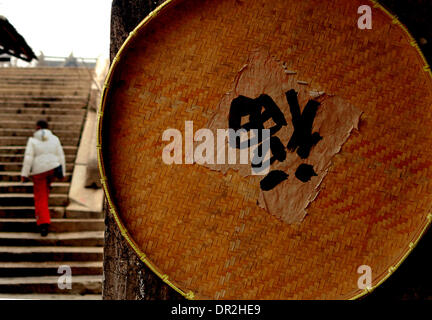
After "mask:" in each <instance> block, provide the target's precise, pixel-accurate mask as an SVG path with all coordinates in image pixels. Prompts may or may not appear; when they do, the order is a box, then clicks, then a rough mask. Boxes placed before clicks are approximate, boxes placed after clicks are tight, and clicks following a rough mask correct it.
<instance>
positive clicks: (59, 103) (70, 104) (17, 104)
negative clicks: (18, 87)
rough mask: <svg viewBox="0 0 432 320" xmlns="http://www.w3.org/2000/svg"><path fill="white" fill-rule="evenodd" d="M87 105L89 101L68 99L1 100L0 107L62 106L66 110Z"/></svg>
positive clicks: (47, 107) (46, 107)
mask: <svg viewBox="0 0 432 320" xmlns="http://www.w3.org/2000/svg"><path fill="white" fill-rule="evenodd" d="M86 106H87V103H82V102H68V101H52V102H43V101H33V102H26V101H19V100H17V101H10V102H0V109H2V108H45V109H49V108H53V109H55V108H60V109H65V110H70V109H83V108H85V107H86Z"/></svg>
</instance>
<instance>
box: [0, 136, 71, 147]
mask: <svg viewBox="0 0 432 320" xmlns="http://www.w3.org/2000/svg"><path fill="white" fill-rule="evenodd" d="M27 141H28V137H5V136H3V137H1V136H0V145H1V146H25V145H26V144H27ZM78 142H79V137H73V138H70V137H66V138H63V139H62V140H61V144H62V145H65V146H76V145H78Z"/></svg>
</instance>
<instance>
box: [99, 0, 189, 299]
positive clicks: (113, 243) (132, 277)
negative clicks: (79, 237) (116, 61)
mask: <svg viewBox="0 0 432 320" xmlns="http://www.w3.org/2000/svg"><path fill="white" fill-rule="evenodd" d="M162 2H164V0H158V1H151V0H114V1H113V3H112V13H111V48H110V56H111V61H112V60H113V58H114V57H115V55H116V53H117V51H118V50H119V49H120V47H121V45H122V44H123V42H124V41H125V40H126V38H127V36H128V35H129V32H131V31H132V30H133V29H135V27H136V26H137V25H138V24H139V23H140V22H141V20H143V19H144V18H145V17H146V16H147V15H148V14H149V13H150V12H151V11H152V10H154V9H155V8H156V7H157V6H158V5H159V4H161V3H162ZM104 211H105V224H106V230H105V250H104V267H103V268H104V285H103V291H102V296H103V299H107V300H110V299H115V300H154V299H158V300H159V299H182V296H181V295H179V294H178V293H177V292H176V291H174V290H173V289H172V288H170V287H169V286H168V285H166V284H165V283H164V282H163V281H162V280H161V279H160V278H159V277H157V276H156V275H155V274H154V273H153V272H152V271H151V270H150V269H149V268H147V266H146V265H145V264H144V263H143V262H142V261H141V260H140V259H139V258H138V256H137V255H136V254H135V252H134V251H133V250H132V249H131V248H130V247H129V245H128V244H127V242H126V240H125V239H124V238H123V236H122V235H121V233H120V231H119V229H118V227H117V225H116V224H115V221H114V218H113V217H112V215H111V214H110V213H109V211H108V210H107V203H106V202H105V205H104Z"/></svg>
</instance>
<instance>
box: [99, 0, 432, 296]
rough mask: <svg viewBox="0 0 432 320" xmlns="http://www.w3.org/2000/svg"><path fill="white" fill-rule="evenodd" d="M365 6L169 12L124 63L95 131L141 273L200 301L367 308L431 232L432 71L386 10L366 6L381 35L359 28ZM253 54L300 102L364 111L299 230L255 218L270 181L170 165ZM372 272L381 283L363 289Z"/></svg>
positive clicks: (174, 5) (126, 50) (337, 1)
mask: <svg viewBox="0 0 432 320" xmlns="http://www.w3.org/2000/svg"><path fill="white" fill-rule="evenodd" d="M363 4H365V3H364V1H360V0H352V1H345V0H326V1H322V0H308V1H287V0H273V1H265V0H253V1H252V0H251V1H246V0H242V1H240V0H207V1H202V0H187V1H186V0H184V1H182V0H172V1H167V2H166V3H165V4H164V5H162V6H161V7H159V8H158V9H157V10H156V11H154V12H153V13H152V14H151V15H150V16H149V17H147V18H146V19H145V20H144V21H143V22H142V23H141V24H140V25H139V26H138V27H137V28H136V29H135V30H134V31H133V32H132V33H131V34H130V36H129V38H128V39H127V41H126V42H125V44H124V45H123V47H122V48H121V50H120V51H119V53H118V55H117V57H116V58H115V59H114V61H113V63H112V66H111V69H110V72H109V75H108V77H107V79H106V83H105V87H104V91H103V97H102V103H101V110H100V112H99V129H98V130H99V134H98V139H99V140H98V156H99V166H100V172H101V177H102V184H103V187H104V190H105V193H106V195H107V198H108V201H109V205H110V212H111V213H112V214H113V215H114V217H115V219H116V221H117V223H118V226H119V228H120V229H121V231H122V234H123V235H124V237H125V238H126V239H127V240H128V242H129V244H130V245H131V246H132V248H133V249H134V250H135V251H136V252H137V254H138V255H139V256H140V258H141V259H142V261H144V262H145V263H146V264H147V265H148V266H149V267H150V268H151V269H152V270H153V271H154V272H155V273H156V274H157V275H159V276H160V277H161V278H162V279H163V280H164V281H165V282H166V283H168V284H169V285H170V286H172V287H173V288H174V289H175V290H177V291H178V292H180V293H182V294H183V295H185V296H186V297H187V298H190V299H193V298H195V299H351V298H357V297H360V296H362V295H364V294H366V293H368V292H370V291H372V290H373V289H374V288H375V287H376V286H378V285H380V284H381V283H382V282H383V281H384V280H385V279H387V278H388V277H389V276H390V275H391V274H392V273H393V272H394V271H395V270H396V268H397V267H398V266H399V265H400V263H402V262H403V260H404V259H405V258H406V256H407V255H408V254H409V253H410V252H411V250H412V249H413V248H414V247H415V245H416V243H417V242H418V241H419V239H420V238H421V236H422V235H423V233H424V232H425V230H426V229H427V227H428V226H429V224H430V222H431V219H432V215H431V214H430V207H431V199H432V182H431V176H432V161H431V159H432V148H431V147H430V146H431V143H432V130H430V128H431V127H432V113H431V112H430V108H431V105H432V81H431V71H430V68H429V66H428V65H427V63H426V61H425V59H424V57H423V55H422V54H421V52H420V50H419V48H418V46H417V44H416V43H415V41H414V39H413V38H412V36H411V35H410V34H409V32H408V31H407V30H406V28H405V27H404V26H403V25H401V23H400V22H399V21H398V20H397V18H396V17H394V16H392V15H391V14H390V13H389V12H387V11H386V10H385V9H384V8H383V7H382V6H380V5H379V4H378V3H376V2H370V3H368V4H369V5H370V6H371V7H372V17H373V28H372V29H371V30H361V29H359V28H358V27H357V20H358V18H359V16H360V15H359V14H358V13H357V9H358V7H359V6H361V5H363ZM255 50H264V51H265V52H267V53H268V56H269V57H271V61H272V62H271V64H273V63H276V64H277V63H280V65H281V66H282V67H283V68H284V70H285V73H286V76H287V77H290V76H292V75H294V77H295V79H296V84H295V87H296V88H297V91H298V90H303V91H302V92H303V93H305V92H310V91H311V90H312V89H319V90H322V91H324V92H326V93H329V94H331V95H330V96H333V97H338V98H340V99H341V101H344V103H346V104H349V105H351V106H354V107H355V108H356V110H357V109H358V110H360V112H361V116H360V118H359V119H358V130H356V129H355V128H354V129H353V130H352V131H350V132H349V135H348V136H347V139H346V141H344V142H343V143H341V149H340V150H339V151H338V152H336V153H335V154H334V155H333V156H332V157H331V161H330V162H329V167H328V172H326V174H325V176H323V179H322V182H321V183H319V184H318V185H317V190H318V192H317V195H316V198H315V199H314V200H313V201H311V202H310V203H309V204H308V206H307V208H306V209H305V210H306V213H307V214H306V216H305V217H303V218H302V219H300V220H301V221H300V220H299V221H297V223H291V222H292V221H290V220H289V219H285V218H283V217H282V216H281V215H280V214H279V213H280V212H273V213H272V214H270V213H269V212H267V210H265V209H263V208H262V207H260V206H259V205H257V201H258V200H259V197H260V192H261V190H260V185H259V179H260V178H259V177H255V176H254V177H244V176H243V175H241V174H240V172H239V171H236V170H228V171H227V172H225V173H223V172H221V171H217V170H211V169H210V168H208V167H206V166H202V165H198V164H192V165H190V164H189V165H188V164H181V165H166V164H164V163H163V162H162V156H161V155H162V150H163V148H164V147H165V146H166V144H167V143H166V142H164V141H162V133H163V132H164V130H166V129H168V128H176V129H179V130H180V131H183V130H184V129H183V128H184V125H185V121H193V122H194V128H196V129H198V128H204V127H206V126H207V125H208V124H209V123H210V122H211V119H212V117H214V116H215V114H218V112H219V111H220V110H219V109H218V107H220V105H221V101H223V99H224V97H226V96H227V95H228V94H229V93H230V92H232V91H233V86H235V85H234V83H235V81H239V77H240V76H239V75H241V72H242V70H243V69H242V68H244V66H245V64H246V65H247V64H248V63H249V62H250V60H248V59H250V57H251V55H252V56H253V54H254V52H256V51H255ZM269 61H270V60H269ZM269 63H270V62H269ZM262 75H264V76H266V74H265V73H263V74H262ZM287 79H288V78H287ZM293 79H294V78H293ZM257 81H258V80H257ZM263 81H264V80H263ZM281 81H282V80H281ZM287 81H288V80H287ZM252 84H253V83H252ZM301 88H304V89H301ZM246 89H247V88H246ZM246 89H245V90H246ZM281 90H282V88H281ZM263 93H264V92H263ZM253 98H255V97H253ZM353 110H354V109H353ZM222 118H223V117H222ZM288 126H290V123H289V124H288ZM317 146H319V144H318V145H317ZM282 193H283V192H282V191H281V196H283V194H282ZM276 200H277V199H276ZM288 213H289V212H288ZM361 265H367V266H370V268H371V270H372V286H371V287H369V288H366V289H359V287H358V279H359V277H360V274H359V273H357V270H358V267H359V266H361Z"/></svg>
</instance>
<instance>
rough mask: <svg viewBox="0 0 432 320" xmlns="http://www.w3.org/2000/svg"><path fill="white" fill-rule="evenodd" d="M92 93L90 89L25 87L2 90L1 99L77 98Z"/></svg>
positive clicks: (11, 87)
mask: <svg viewBox="0 0 432 320" xmlns="http://www.w3.org/2000/svg"><path fill="white" fill-rule="evenodd" d="M89 92H90V88H86V89H77V88H72V89H66V88H58V89H31V88H30V89H29V88H26V87H23V86H19V87H17V86H9V88H0V99H2V98H3V97H9V96H17V97H24V98H30V97H45V96H53V97H61V96H68V97H76V96H82V97H84V96H87V95H88V94H89Z"/></svg>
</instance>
